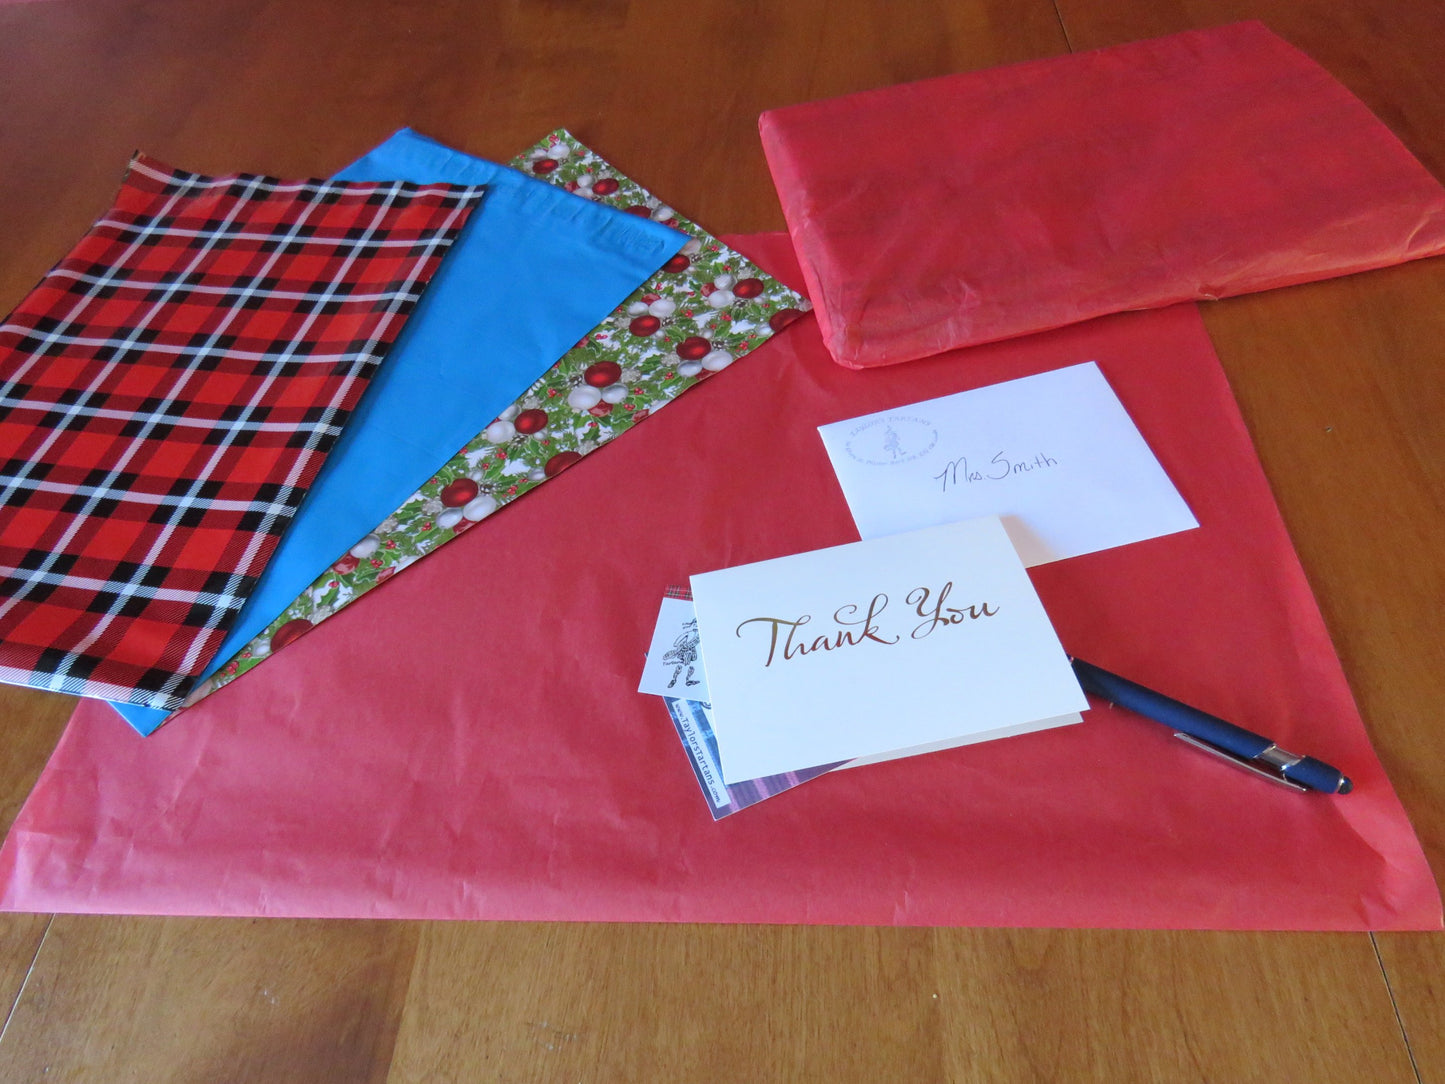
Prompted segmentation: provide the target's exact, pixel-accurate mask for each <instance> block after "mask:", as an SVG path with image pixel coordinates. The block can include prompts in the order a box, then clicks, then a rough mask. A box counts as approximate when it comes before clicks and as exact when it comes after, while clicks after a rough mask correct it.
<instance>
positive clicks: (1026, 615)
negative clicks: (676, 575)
mask: <svg viewBox="0 0 1445 1084" xmlns="http://www.w3.org/2000/svg"><path fill="white" fill-rule="evenodd" d="M692 592H693V604H694V606H695V608H696V611H697V621H698V631H699V633H700V639H701V645H702V654H703V659H704V663H705V665H706V668H707V677H708V688H709V692H710V694H711V696H712V707H713V731H714V734H715V736H716V738H717V743H718V752H719V755H720V759H721V761H722V771H723V778H724V779H725V780H726V781H727V782H729V783H733V782H737V781H739V780H746V779H755V778H758V777H761V776H767V775H776V774H779V773H781V772H788V771H797V770H801V769H804V768H808V767H811V766H813V765H817V764H825V763H830V762H833V761H840V760H852V759H856V758H859V757H876V756H879V755H880V754H889V753H897V752H900V751H903V750H910V749H912V748H913V747H915V746H933V747H946V746H947V745H949V744H959V743H960V742H962V741H963V740H966V739H969V738H970V737H975V738H981V737H983V736H1002V735H1003V734H1006V733H1008V734H1013V733H1021V732H1023V731H1025V730H1030V729H1040V728H1043V727H1045V726H1055V725H1058V724H1059V723H1061V722H1072V721H1077V719H1078V716H1077V715H1076V714H1073V713H1077V712H1079V711H1082V710H1083V709H1084V708H1085V707H1086V706H1087V702H1086V701H1085V699H1084V695H1083V693H1082V692H1081V691H1080V689H1079V685H1078V682H1077V681H1076V680H1075V679H1074V675H1073V671H1072V669H1071V668H1070V666H1069V663H1068V659H1067V657H1066V656H1065V654H1064V651H1063V648H1062V647H1061V646H1060V644H1059V641H1058V638H1057V636H1055V634H1054V630H1053V627H1052V625H1050V623H1049V619H1048V615H1047V614H1046V613H1045V612H1044V608H1043V606H1042V604H1041V603H1040V602H1039V599H1038V596H1037V595H1036V594H1035V593H1034V589H1033V584H1032V583H1031V582H1030V581H1029V577H1028V573H1027V572H1025V571H1024V567H1023V565H1022V563H1021V562H1020V561H1019V558H1018V555H1017V554H1016V553H1015V551H1014V548H1013V546H1012V544H1011V543H1010V542H1009V538H1008V535H1007V534H1006V533H1005V531H1004V529H1003V526H1002V525H1001V523H1000V522H999V520H998V519H997V518H996V517H986V518H983V519H976V520H970V521H967V522H964V523H954V524H947V525H944V526H941V527H933V528H929V529H926V530H922V531H914V532H909V533H906V534H897V535H890V536H888V537H885V538H879V539H874V540H871V541H865V542H855V543H852V544H849V545H845V546H836V547H833V548H831V549H825V550H815V551H813V552H811V553H801V554H795V555H793V556H789V557H780V558H777V559H776V560H772V561H762V562H759V563H757V564H751V565H742V566H739V567H737V568H729V569H723V570H721V571H717V572H708V573H703V574H701V575H697V576H693V577H692Z"/></svg>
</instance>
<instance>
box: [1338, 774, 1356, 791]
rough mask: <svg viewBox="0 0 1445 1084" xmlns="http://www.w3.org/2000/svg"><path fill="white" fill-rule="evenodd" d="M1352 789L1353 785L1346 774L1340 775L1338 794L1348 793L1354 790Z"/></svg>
mask: <svg viewBox="0 0 1445 1084" xmlns="http://www.w3.org/2000/svg"><path fill="white" fill-rule="evenodd" d="M1354 789H1355V785H1354V784H1353V783H1351V782H1350V780H1349V777H1348V776H1344V775H1342V776H1340V789H1339V791H1338V792H1337V793H1339V794H1348V793H1350V791H1352V790H1354Z"/></svg>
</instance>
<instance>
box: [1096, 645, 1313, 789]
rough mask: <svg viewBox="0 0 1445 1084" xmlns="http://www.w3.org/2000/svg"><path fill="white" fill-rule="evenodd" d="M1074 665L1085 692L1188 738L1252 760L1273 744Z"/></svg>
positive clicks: (1113, 677)
mask: <svg viewBox="0 0 1445 1084" xmlns="http://www.w3.org/2000/svg"><path fill="white" fill-rule="evenodd" d="M1073 666H1074V674H1075V676H1077V677H1078V679H1079V684H1080V685H1081V686H1082V687H1083V689H1084V691H1085V692H1086V693H1093V694H1094V695H1095V696H1101V697H1103V698H1104V699H1105V700H1108V701H1110V702H1111V703H1114V704H1118V705H1119V706H1120V707H1121V708H1128V709H1129V710H1130V711H1133V712H1138V713H1139V714H1140V715H1143V716H1145V717H1147V718H1150V719H1153V720H1154V721H1155V722H1158V723H1163V724H1164V725H1165V726H1171V727H1173V728H1174V729H1175V730H1179V731H1183V732H1184V733H1185V734H1188V735H1189V736H1190V737H1191V738H1198V739H1199V740H1200V741H1205V742H1208V743H1209V744H1210V745H1213V746H1216V747H1217V748H1219V749H1223V750H1224V751H1225V752H1228V753H1233V754H1234V755H1235V756H1237V757H1243V758H1244V759H1246V760H1253V759H1254V758H1255V757H1257V756H1259V754H1260V753H1263V752H1264V751H1265V750H1266V749H1268V748H1269V747H1270V746H1271V745H1273V744H1274V743H1273V742H1271V741H1270V740H1269V739H1268V738H1265V737H1261V736H1260V735H1258V734H1255V733H1254V732H1252V731H1249V730H1245V729H1244V727H1242V726H1235V725H1234V724H1233V723H1227V722H1225V721H1224V720H1223V719H1221V718H1219V717H1218V716H1215V715H1210V714H1209V713H1208V712H1207V711H1200V710H1199V709H1198V708H1193V707H1190V706H1189V705H1188V704H1184V703H1181V702H1180V701H1178V700H1175V699H1173V698H1172V697H1168V696H1165V695H1164V694H1163V693H1157V692H1155V691H1154V690H1153V689H1146V688H1145V687H1144V686H1142V685H1137V684H1135V683H1134V682H1132V681H1130V680H1129V679H1128V678H1122V677H1120V676H1119V675H1118V674H1111V673H1109V671H1107V670H1100V669H1099V668H1098V667H1097V666H1094V665H1092V664H1091V663H1087V662H1084V661H1083V660H1082V659H1074V660H1073ZM1316 763H1318V761H1317V762H1316ZM1291 774H1293V773H1291ZM1301 782H1304V780H1301ZM1330 789H1333V788H1330Z"/></svg>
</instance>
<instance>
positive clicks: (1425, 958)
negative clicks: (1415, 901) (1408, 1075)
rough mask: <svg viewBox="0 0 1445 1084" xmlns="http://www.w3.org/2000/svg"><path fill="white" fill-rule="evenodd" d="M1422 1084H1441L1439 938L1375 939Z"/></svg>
mask: <svg viewBox="0 0 1445 1084" xmlns="http://www.w3.org/2000/svg"><path fill="white" fill-rule="evenodd" d="M1375 941H1376V943H1377V944H1378V946H1379V950H1380V960H1381V962H1382V963H1383V964H1384V965H1385V973H1386V974H1387V975H1388V976H1389V981H1390V990H1391V992H1392V993H1393V994H1394V996H1395V1004H1396V1007H1397V1009H1398V1011H1399V1014H1400V1023H1401V1025H1402V1026H1403V1027H1404V1029H1405V1034H1406V1035H1408V1036H1409V1041H1410V1052H1411V1053H1412V1054H1413V1055H1414V1058H1415V1067H1416V1069H1417V1070H1418V1071H1419V1074H1420V1080H1421V1081H1422V1084H1442V1082H1445V937H1441V936H1439V935H1438V934H1426V933H1389V934H1384V933H1382V934H1376V935H1375Z"/></svg>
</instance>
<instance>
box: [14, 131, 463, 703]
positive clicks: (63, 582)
mask: <svg viewBox="0 0 1445 1084" xmlns="http://www.w3.org/2000/svg"><path fill="white" fill-rule="evenodd" d="M482 195H483V189H482V188H479V187H471V188H468V187H456V186H451V185H414V184H407V183H404V182H400V181H390V182H384V183H373V182H340V181H311V180H300V181H280V180H276V179H274V178H270V177H260V176H256V175H250V174H231V175H228V176H224V177H202V176H200V175H198V174H195V173H187V172H184V171H181V170H175V169H171V168H170V167H168V166H163V165H161V164H160V163H159V162H156V161H154V160H152V159H149V158H146V157H145V156H143V155H137V156H136V158H135V159H134V160H133V161H132V162H131V165H130V169H129V170H128V172H127V173H126V176H125V180H124V182H123V184H122V186H121V189H120V193H119V195H118V196H117V198H116V202H115V204H114V206H112V207H111V209H110V210H109V211H108V212H106V214H105V215H104V216H103V217H102V218H101V219H100V220H99V221H97V222H96V223H95V225H94V226H92V227H91V229H90V230H89V232H87V233H86V235H85V236H84V237H83V238H82V239H81V240H80V242H79V243H78V244H77V245H76V247H75V248H74V249H72V250H71V252H70V253H69V254H68V255H67V256H66V257H65V258H64V259H63V260H61V261H60V263H59V264H57V265H56V266H55V267H54V268H53V269H52V270H51V271H50V273H49V274H48V275H46V276H45V278H44V279H43V280H42V281H41V283H40V285H39V286H37V287H36V288H35V289H34V290H33V291H31V293H30V294H29V295H28V296H27V297H26V298H25V299H24V300H23V301H21V303H20V305H19V306H18V307H17V308H16V309H15V311H14V312H13V313H11V314H10V316H9V317H7V318H6V319H5V320H4V322H3V323H0V681H6V682H11V683H14V684H25V685H34V686H37V687H39V688H42V689H54V690H58V691H61V692H67V693H76V694H79V695H84V696H97V697H102V698H104V699H108V700H119V701H122V702H126V701H128V702H130V703H135V704H148V705H150V706H151V707H156V708H166V709H171V708H177V707H179V706H180V704H181V702H182V700H183V699H184V697H185V694H186V692H187V691H188V689H189V687H190V685H191V682H192V680H193V679H194V678H195V676H196V675H198V674H199V673H200V672H201V670H202V669H203V668H204V667H205V665H206V663H208V662H209V661H210V659H211V656H212V655H213V654H215V652H216V650H217V649H218V648H219V647H220V645H221V641H222V639H223V638H224V636H225V633H226V630H227V629H228V628H229V627H230V625H231V622H232V621H233V620H234V619H235V617H236V614H237V613H238V612H239V611H240V608H241V606H242V605H243V604H244V603H245V601H246V599H247V597H249V595H250V593H251V591H252V589H253V588H254V587H255V584H256V580H257V578H258V577H259V576H260V574H261V572H262V571H263V570H264V569H265V567H266V564H267V562H268V561H269V560H270V558H271V554H272V553H273V552H274V551H275V549H276V545H277V543H278V542H279V541H280V538H281V535H282V533H283V532H284V531H285V529H286V528H287V527H288V526H289V525H290V523H291V520H292V518H293V516H294V515H295V513H296V509H297V508H298V507H299V506H300V503H301V500H302V498H303V497H304V496H305V494H306V490H307V488H308V487H309V486H310V485H311V483H312V481H313V480H314V479H315V477H316V474H317V471H318V470H319V469H320V468H321V465H322V463H323V462H324V460H325V458H326V455H327V453H328V452H329V451H330V450H331V447H332V445H334V444H335V443H336V439H337V437H338V436H339V435H340V433H341V429H342V426H343V425H344V424H345V423H346V421H347V419H348V417H349V416H350V413H351V411H352V409H353V408H354V407H355V405H356V403H357V402H358V400H359V399H360V398H361V394H362V392H363V391H364V390H365V388H366V386H367V383H368V382H369V381H370V379H371V377H372V375H373V374H374V373H375V372H376V369H377V366H378V364H379V363H380V362H381V360H382V358H383V357H385V355H386V353H387V350H388V349H389V348H390V346H391V344H392V342H393V341H394V340H395V339H396V337H397V335H398V334H399V333H400V331H401V330H402V327H403V326H404V324H405V322H406V319H407V316H408V315H409V314H410V313H411V311H412V310H413V309H414V308H415V306H416V303H417V301H418V299H419V298H420V297H421V293H422V290H423V289H424V288H425V287H426V285H427V283H428V282H429V281H430V279H431V277H432V274H433V273H434V272H435V270H436V268H437V267H438V266H439V264H440V262H441V259H442V257H443V256H444V255H445V254H446V252H447V250H448V248H449V247H450V246H451V244H452V241H453V240H455V238H456V237H457V236H458V234H460V232H461V230H462V227H463V226H464V225H465V224H466V221H467V218H468V216H469V215H470V213H471V210H472V208H473V207H475V206H476V205H477V203H478V201H479V200H480V199H481V197H482Z"/></svg>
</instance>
